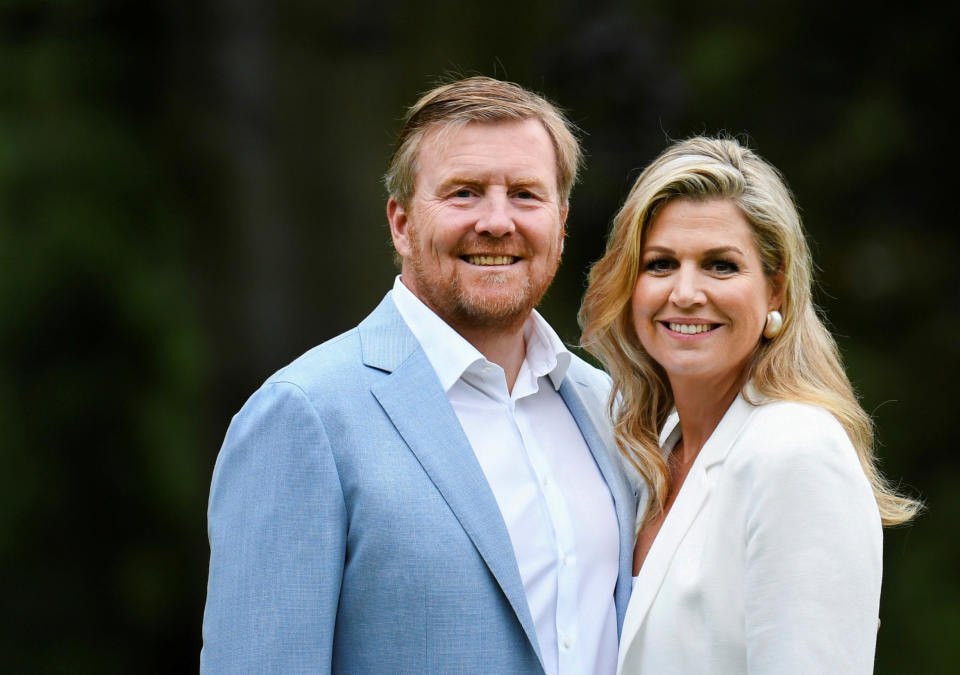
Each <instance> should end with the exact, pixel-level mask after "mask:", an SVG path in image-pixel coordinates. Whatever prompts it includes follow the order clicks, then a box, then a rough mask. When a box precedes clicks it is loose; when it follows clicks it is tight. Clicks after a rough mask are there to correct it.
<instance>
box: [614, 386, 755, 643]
mask: <svg viewBox="0 0 960 675" xmlns="http://www.w3.org/2000/svg"><path fill="white" fill-rule="evenodd" d="M753 410H754V407H753V406H752V405H750V404H749V403H747V402H746V401H745V400H744V399H743V397H742V396H740V395H738V396H737V398H736V399H734V402H733V403H732V404H731V405H730V408H728V409H727V412H726V413H725V414H724V416H723V418H722V419H721V420H720V423H719V424H718V425H717V428H716V429H714V432H713V434H711V435H710V438H709V439H708V440H707V442H706V444H704V446H703V448H702V449H701V450H700V454H699V455H698V456H697V459H696V460H695V461H694V463H693V466H692V467H690V472H689V473H688V474H687V478H686V480H684V482H683V486H682V487H681V488H680V492H679V494H678V495H677V498H676V500H675V501H674V503H673V506H672V507H671V509H670V512H669V513H668V514H667V517H666V519H665V520H664V522H663V525H662V526H661V528H660V531H659V532H658V533H657V536H656V538H655V539H654V541H653V544H652V545H651V547H650V551H649V552H648V553H647V557H646V559H645V560H644V561H643V566H642V567H641V568H640V573H639V574H638V575H637V580H636V583H635V584H634V588H633V595H632V597H631V598H630V606H629V608H628V609H627V616H626V618H625V619H624V626H623V635H624V636H625V640H627V642H625V643H624V644H623V645H622V646H621V649H620V661H621V662H623V661H624V660H625V659H626V657H627V651H628V650H629V649H630V642H629V641H631V640H632V638H633V637H634V636H635V635H636V634H637V631H638V630H639V629H640V627H641V625H642V624H643V621H644V619H645V618H646V616H647V613H648V611H649V610H650V605H651V604H652V603H653V601H654V599H655V598H656V597H657V594H658V593H659V592H660V587H661V586H662V585H663V580H664V578H665V577H666V575H667V572H668V570H669V568H670V564H671V563H672V562H673V558H674V555H675V554H676V552H677V548H679V546H680V543H681V542H682V541H683V538H684V536H685V535H686V533H687V531H688V530H689V529H690V526H691V525H692V524H693V522H694V520H695V519H696V517H697V514H698V513H700V510H701V509H702V508H703V506H704V504H705V503H706V502H707V500H708V498H709V496H710V490H711V488H712V485H713V482H712V481H711V480H710V469H711V468H712V467H714V466H716V465H717V464H719V463H721V462H722V461H723V460H724V459H725V458H726V456H727V454H728V453H729V452H730V449H731V448H732V447H733V444H734V442H735V441H736V439H737V437H738V436H739V434H740V431H741V430H742V429H743V427H744V424H745V423H746V421H747V419H748V418H749V417H750V415H751V414H752V412H753ZM676 423H677V418H676V415H675V414H674V415H672V416H671V417H670V418H668V420H667V426H666V427H665V428H664V433H663V434H662V435H661V445H662V444H663V441H664V440H665V439H666V438H667V437H668V436H669V434H670V432H671V431H672V430H673V427H674V426H675V425H676Z"/></svg>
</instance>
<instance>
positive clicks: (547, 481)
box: [540, 476, 550, 487]
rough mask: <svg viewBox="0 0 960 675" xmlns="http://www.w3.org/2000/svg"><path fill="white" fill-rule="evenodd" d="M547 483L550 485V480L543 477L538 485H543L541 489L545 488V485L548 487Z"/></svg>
mask: <svg viewBox="0 0 960 675" xmlns="http://www.w3.org/2000/svg"><path fill="white" fill-rule="evenodd" d="M549 483H550V479H549V478H547V477H546V476H544V477H543V478H542V479H540V484H541V485H543V487H547V485H548V484H549Z"/></svg>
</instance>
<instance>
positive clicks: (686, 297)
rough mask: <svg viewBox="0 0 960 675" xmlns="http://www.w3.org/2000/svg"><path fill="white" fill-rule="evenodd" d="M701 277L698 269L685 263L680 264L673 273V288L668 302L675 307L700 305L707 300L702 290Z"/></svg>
mask: <svg viewBox="0 0 960 675" xmlns="http://www.w3.org/2000/svg"><path fill="white" fill-rule="evenodd" d="M702 282H703V277H702V275H701V274H699V271H698V270H696V269H693V268H691V267H690V266H687V265H681V266H680V269H678V270H677V272H676V274H674V275H673V289H672V290H671V292H670V302H672V303H673V304H674V305H676V306H677V307H692V306H695V305H702V304H704V303H705V302H706V301H707V296H706V294H705V293H704V291H703V283H702Z"/></svg>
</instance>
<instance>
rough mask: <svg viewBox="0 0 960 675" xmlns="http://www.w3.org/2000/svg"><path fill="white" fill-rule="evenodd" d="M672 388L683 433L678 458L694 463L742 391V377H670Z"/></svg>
mask: <svg viewBox="0 0 960 675" xmlns="http://www.w3.org/2000/svg"><path fill="white" fill-rule="evenodd" d="M670 387H671V389H672V390H673V401H674V404H675V405H676V406H677V414H678V415H679V416H680V433H681V434H683V445H682V447H681V448H680V454H681V456H680V457H678V458H677V459H679V460H680V461H681V462H684V463H686V462H692V461H693V459H694V458H695V457H696V456H697V455H698V454H699V453H700V449H701V448H702V447H703V446H704V444H706V442H707V439H708V438H710V435H711V434H712V433H713V431H714V429H716V428H717V425H718V424H720V420H721V419H723V415H724V414H725V413H726V412H727V409H728V408H729V407H730V404H731V403H733V400H734V399H735V398H736V397H737V394H738V393H740V387H741V382H740V378H739V377H737V378H734V379H731V378H729V377H725V378H720V379H715V380H707V381H704V380H703V379H699V378H698V379H697V380H688V379H685V378H671V380H670Z"/></svg>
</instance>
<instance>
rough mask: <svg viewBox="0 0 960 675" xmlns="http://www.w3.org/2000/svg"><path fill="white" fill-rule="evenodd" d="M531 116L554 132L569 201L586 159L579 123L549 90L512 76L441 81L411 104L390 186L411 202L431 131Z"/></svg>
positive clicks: (563, 195) (560, 184) (561, 186)
mask: <svg viewBox="0 0 960 675" xmlns="http://www.w3.org/2000/svg"><path fill="white" fill-rule="evenodd" d="M528 119H535V120H539V121H540V123H541V124H543V127H544V129H545V130H546V132H547V134H548V135H549V136H550V141H551V142H552V143H553V150H554V154H555V155H556V158H557V192H558V194H559V197H560V204H561V205H562V204H566V203H567V201H568V199H569V197H570V191H571V190H572V189H573V184H574V183H575V182H576V179H577V170H578V169H579V167H580V161H581V150H580V144H579V142H578V141H577V138H576V136H575V135H574V131H575V129H576V128H575V127H574V126H573V124H571V123H570V121H569V120H568V119H567V118H566V117H565V116H564V114H563V113H562V112H561V111H560V110H559V109H558V108H557V107H556V106H555V105H553V104H552V103H550V101H548V100H547V99H546V98H544V97H543V96H541V95H539V94H536V93H534V92H532V91H528V90H526V89H524V88H523V87H520V86H519V85H516V84H513V83H512V82H503V81H501V80H495V79H493V78H491V77H481V76H477V77H468V78H466V79H462V80H457V81H455V82H449V83H447V84H442V85H440V86H438V87H435V88H434V89H431V90H430V91H428V92H427V93H426V94H424V95H423V96H421V97H420V100H418V101H417V102H416V103H414V104H413V106H411V107H410V109H409V110H408V111H407V115H406V117H405V118H404V124H403V129H402V130H401V131H400V136H399V137H398V138H397V145H396V147H395V149H394V151H393V155H392V156H391V157H390V165H389V167H388V168H387V173H386V175H385V176H384V183H385V185H386V187H387V192H389V193H390V196H391V197H393V198H394V199H396V200H397V201H398V202H399V203H400V204H401V205H403V206H405V207H406V206H409V204H410V199H411V198H412V197H413V193H414V185H415V182H416V176H417V160H418V157H419V152H420V146H421V145H422V143H423V139H424V138H425V137H426V136H427V134H428V133H430V132H431V131H434V130H443V131H450V130H454V129H458V128H462V127H463V126H464V125H466V124H469V123H470V122H482V123H494V122H505V121H523V120H528Z"/></svg>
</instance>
